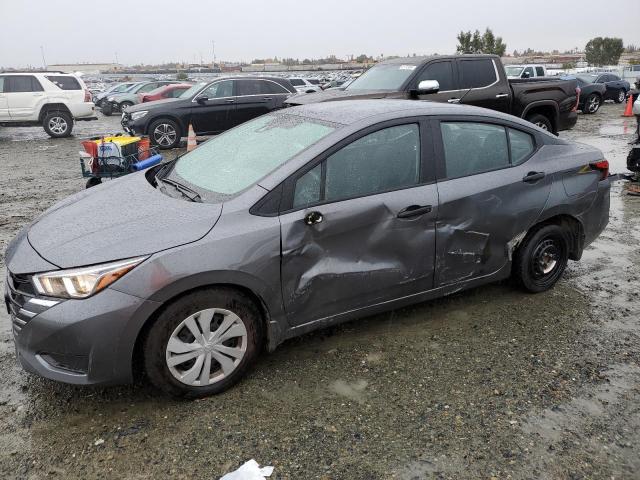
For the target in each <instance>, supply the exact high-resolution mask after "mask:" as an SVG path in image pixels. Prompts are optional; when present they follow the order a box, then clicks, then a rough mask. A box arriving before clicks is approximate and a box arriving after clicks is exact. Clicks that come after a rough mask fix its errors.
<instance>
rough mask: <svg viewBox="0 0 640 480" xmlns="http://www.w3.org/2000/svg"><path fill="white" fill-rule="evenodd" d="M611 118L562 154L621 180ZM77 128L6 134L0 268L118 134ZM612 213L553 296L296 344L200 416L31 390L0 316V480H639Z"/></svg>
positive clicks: (114, 125) (634, 240)
mask: <svg viewBox="0 0 640 480" xmlns="http://www.w3.org/2000/svg"><path fill="white" fill-rule="evenodd" d="M622 111H623V106H621V105H614V104H605V105H604V106H603V107H602V109H601V111H600V112H598V113H597V114H596V115H591V116H585V115H581V117H580V118H579V121H578V125H577V126H576V128H575V129H574V130H572V131H570V132H566V133H563V134H562V136H564V137H567V138H571V139H575V140H578V141H581V142H585V143H589V144H591V145H594V146H597V147H598V148H600V149H602V150H603V151H604V152H605V155H606V157H607V158H608V160H609V161H610V162H611V170H612V172H616V173H617V172H622V171H624V166H625V158H626V155H627V152H628V150H629V146H628V145H627V144H628V142H630V141H631V140H632V138H633V133H634V128H635V119H633V118H623V117H621V113H622ZM77 127H78V128H77V129H76V132H75V135H76V136H75V137H74V138H70V139H64V140H50V139H48V137H47V136H46V135H45V134H44V132H42V131H41V130H40V129H38V128H22V129H17V128H0V251H2V252H4V249H5V248H6V245H7V242H8V241H9V239H10V238H12V237H13V235H15V233H16V232H17V231H18V229H19V228H20V227H21V226H23V225H24V224H25V223H27V222H28V221H30V220H31V219H32V218H33V217H35V216H36V215H37V214H39V213H40V212H41V211H43V210H44V209H45V208H47V207H48V206H49V205H50V204H51V203H53V202H54V201H56V200H58V199H60V198H63V197H65V196H66V195H68V194H71V193H73V192H76V191H78V190H80V189H82V188H84V180H83V179H82V178H81V177H80V172H79V164H78V155H77V152H78V150H79V140H80V139H81V138H85V137H89V136H91V135H94V134H96V133H110V132H116V131H118V130H119V128H118V127H119V125H118V118H117V117H111V118H104V117H103V119H101V120H100V121H98V122H87V123H81V124H79V125H77ZM123 208H127V207H126V205H123ZM611 209H612V210H611V219H610V224H609V226H608V228H607V229H606V231H605V232H604V233H603V234H602V236H601V237H600V238H599V239H598V240H597V241H596V242H595V243H594V244H593V245H592V246H590V247H589V248H588V249H587V250H586V251H585V253H584V256H583V259H582V260H581V262H579V263H576V262H571V263H570V265H569V268H568V271H567V273H566V274H565V276H564V277H563V279H562V280H561V281H560V282H559V284H558V285H557V286H556V287H555V288H554V289H553V290H551V291H549V292H546V293H543V294H539V295H529V294H524V293H522V292H520V291H519V290H517V289H515V288H514V287H512V286H511V285H510V284H509V283H507V282H505V283H501V284H495V285H489V286H485V287H482V288H477V289H474V290H470V291H466V292H462V293H459V294H456V295H452V296H450V297H447V298H444V299H440V300H437V301H432V302H427V303H423V304H420V305H417V306H414V307H410V308H405V309H402V310H397V311H394V312H390V313H387V314H383V315H378V316H374V317H369V318H366V319H362V320H358V321H355V322H351V323H348V324H345V325H342V326H340V327H335V328H330V329H327V330H323V331H320V332H316V333H313V334H310V335H306V336H304V337H301V338H298V339H294V340H291V341H289V342H287V343H285V344H284V345H282V346H281V347H280V348H278V350H276V352H274V353H272V354H263V355H262V356H261V358H260V359H259V362H258V364H257V366H256V368H254V369H253V371H252V372H251V373H250V374H249V375H248V377H247V378H246V379H245V380H244V381H242V382H240V383H239V384H238V385H237V386H236V387H235V388H233V389H232V390H230V391H228V392H226V393H224V394H222V395H218V396H215V397H211V398H207V399H204V400H199V401H193V402H177V401H174V400H170V399H167V398H166V397H163V396H162V395H161V394H159V393H158V392H157V391H155V390H154V389H152V388H151V387H149V386H148V385H146V384H144V383H141V384H139V385H134V386H126V387H111V388H80V387H73V386H68V385H62V384H57V383H54V382H51V381H47V380H44V379H40V378H38V377H35V376H32V375H28V374H25V373H24V372H23V371H22V370H20V369H19V367H18V366H17V365H16V362H15V356H14V353H13V343H12V340H11V334H10V320H9V317H8V315H7V314H6V312H4V311H2V312H1V313H0V375H1V378H0V478H3V479H4V478H7V479H9V478H25V479H27V478H28V479H37V478H61V479H72V478H94V477H100V478H134V479H135V478H140V479H142V478H185V479H187V478H188V479H216V478H218V477H219V476H221V475H222V474H223V473H225V472H228V471H230V470H233V469H235V468H237V467H238V466H239V465H240V464H241V463H243V462H244V461H246V460H249V459H250V458H255V459H256V460H257V461H258V462H259V463H260V464H262V465H274V466H275V472H274V474H273V476H272V478H275V479H388V478H398V479H423V478H446V479H449V478H451V479H460V478H473V479H475V478H487V479H489V478H500V479H503V478H527V479H529V478H530V479H583V478H584V479H587V478H589V479H604V478H606V479H613V478H615V479H634V478H640V342H639V340H640V323H639V320H638V319H639V318H640V303H639V302H638V288H639V286H640V279H639V275H638V272H639V271H640V248H639V245H640V198H635V197H630V196H627V195H625V194H624V191H623V187H622V184H621V183H620V182H618V183H617V184H616V185H615V186H614V188H613V190H612V202H611ZM0 266H2V267H4V265H3V264H2V265H0ZM0 282H2V280H0ZM0 286H1V287H2V288H4V285H3V284H1V283H0Z"/></svg>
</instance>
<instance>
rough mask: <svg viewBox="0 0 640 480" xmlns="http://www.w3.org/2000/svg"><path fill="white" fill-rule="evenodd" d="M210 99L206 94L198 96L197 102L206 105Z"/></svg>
mask: <svg viewBox="0 0 640 480" xmlns="http://www.w3.org/2000/svg"><path fill="white" fill-rule="evenodd" d="M208 100H209V97H205V96H204V95H203V96H201V97H198V98H196V102H198V103H199V104H200V105H204V104H205V103H207V101H208Z"/></svg>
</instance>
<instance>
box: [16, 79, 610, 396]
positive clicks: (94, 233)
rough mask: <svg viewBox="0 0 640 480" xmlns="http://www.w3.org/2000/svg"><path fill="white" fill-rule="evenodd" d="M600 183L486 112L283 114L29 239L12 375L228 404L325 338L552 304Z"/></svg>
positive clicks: (592, 214) (587, 168) (593, 153)
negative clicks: (288, 354)
mask: <svg viewBox="0 0 640 480" xmlns="http://www.w3.org/2000/svg"><path fill="white" fill-rule="evenodd" d="M234 81H235V80H234ZM225 88H226V87H225ZM165 102H170V101H167V100H165ZM174 102H175V101H174ZM607 175H608V163H607V161H606V160H605V159H604V158H603V156H602V153H601V152H600V151H599V150H597V149H595V148H592V147H589V146H587V145H578V144H574V143H572V142H569V141H567V140H563V139H560V138H557V137H555V136H553V135H550V134H548V133H547V132H545V131H543V130H541V129H539V128H537V127H535V126H534V125H532V124H531V123H528V122H525V121H524V120H520V119H518V118H516V117H513V116H510V115H506V114H502V113H499V112H493V111H490V110H486V109H480V108H475V107H469V106H461V105H446V104H445V105H442V104H435V103H433V102H409V101H404V100H402V101H398V100H377V101H376V100H361V101H345V102H328V103H320V104H315V105H306V106H304V107H299V108H291V109H282V110H278V111H276V112H271V113H269V114H267V115H263V116H260V117H259V118H256V119H253V120H250V121H248V122H246V123H243V124H242V125H240V126H238V127H236V128H234V129H232V130H230V131H228V132H226V133H224V134H222V135H219V136H216V137H214V138H212V139H210V140H209V141H208V142H206V143H204V144H202V145H200V146H199V147H198V148H196V149H195V150H194V151H192V152H189V153H187V154H185V155H183V156H181V157H180V158H178V159H177V160H174V161H172V162H170V163H167V164H164V165H160V166H158V167H154V168H152V169H150V170H148V171H147V172H146V173H145V172H142V173H134V174H131V175H127V176H125V177H123V178H121V179H118V180H115V181H112V182H109V183H107V184H104V185H101V186H98V187H95V188H92V189H89V190H86V191H83V192H81V193H78V194H75V195H73V196H71V197H69V198H68V199H66V200H63V201H62V202H61V203H58V204H57V205H54V206H53V207H52V208H50V209H49V210H48V211H47V212H45V214H44V215H42V216H41V217H39V218H38V220H37V221H36V222H35V223H33V224H31V225H30V226H27V227H26V228H25V229H23V230H22V231H21V232H20V233H18V235H17V237H16V238H15V239H14V240H13V241H12V242H11V243H10V244H9V247H8V249H7V253H6V264H7V267H8V280H7V282H6V285H7V287H6V288H7V291H6V302H7V306H8V308H9V310H10V312H11V319H12V323H13V336H14V340H15V345H16V351H17V353H18V358H19V360H20V363H21V364H22V366H23V367H24V368H25V369H27V370H28V371H31V372H34V373H37V374H39V375H42V376H45V377H48V378H52V379H55V380H59V381H64V382H69V383H76V384H103V383H122V382H128V381H131V380H132V378H133V372H134V363H135V366H136V367H137V366H140V367H141V368H142V369H143V370H144V372H145V373H146V376H147V377H148V378H149V379H150V380H151V382H153V383H154V384H155V385H157V386H158V387H159V388H161V389H163V390H164V391H166V392H168V393H170V394H172V395H176V396H189V397H200V396H204V395H209V394H214V393H218V392H221V391H223V390H225V389H227V388H229V387H230V386H231V385H232V384H234V383H235V382H237V381H238V380H239V379H240V378H241V377H242V376H243V375H244V373H245V372H246V371H247V369H248V368H249V366H250V365H251V363H252V362H253V361H254V360H255V359H256V358H257V356H258V354H259V352H260V350H261V348H262V347H263V346H266V348H267V349H268V350H273V349H274V348H275V347H276V346H277V345H278V344H280V343H281V342H283V341H284V340H286V339H287V338H291V337H295V336H298V335H301V334H303V333H305V332H309V331H311V330H314V329H317V328H321V327H324V326H327V325H332V324H335V323H339V322H343V321H346V320H350V319H354V318H359V317H363V316H366V315H370V314H374V313H378V312H382V311H386V310H390V309H393V308H397V307H401V306H404V305H408V304H412V303H417V302H423V301H426V300H429V299H433V298H436V297H440V296H443V295H447V294H449V293H452V292H458V291H460V290H462V289H465V288H470V287H474V286H478V285H481V284H485V283H489V282H493V281H498V280H502V279H506V278H508V277H509V276H511V277H513V278H514V279H515V280H516V281H517V282H518V283H519V284H520V285H521V286H522V287H523V289H524V290H526V291H529V292H542V291H545V290H547V289H549V288H551V287H553V285H554V284H555V283H556V282H557V281H558V279H559V278H560V277H561V276H562V273H563V271H564V269H565V266H566V265H567V262H568V260H570V259H571V260H578V259H579V258H580V256H581V254H582V251H583V249H584V248H585V247H586V246H587V245H589V244H590V243H591V242H592V241H593V240H594V239H595V238H596V237H597V236H598V235H599V233H600V232H601V231H602V230H603V229H604V228H605V226H606V225H607V222H608V217H609V189H610V186H609V179H608V178H607ZM125 204H126V205H133V206H135V208H127V209H123V208H122V205H125ZM96 212H101V215H100V228H99V229H96V225H95V219H96ZM274 374H275V373H274Z"/></svg>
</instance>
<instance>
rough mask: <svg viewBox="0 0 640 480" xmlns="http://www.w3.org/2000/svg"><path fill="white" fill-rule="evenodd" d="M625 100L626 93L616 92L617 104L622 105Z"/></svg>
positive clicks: (622, 91)
mask: <svg viewBox="0 0 640 480" xmlns="http://www.w3.org/2000/svg"><path fill="white" fill-rule="evenodd" d="M626 99H627V93H626V92H625V91H624V90H620V91H619V92H618V102H620V103H622V102H624V101H625V100H626Z"/></svg>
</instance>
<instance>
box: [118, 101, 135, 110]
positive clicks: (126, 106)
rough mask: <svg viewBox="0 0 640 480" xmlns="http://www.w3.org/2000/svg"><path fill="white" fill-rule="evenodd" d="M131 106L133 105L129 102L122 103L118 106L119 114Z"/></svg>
mask: <svg viewBox="0 0 640 480" xmlns="http://www.w3.org/2000/svg"><path fill="white" fill-rule="evenodd" d="M132 105H133V103H131V102H122V103H121V104H120V105H119V110H120V111H121V112H123V111H124V109H125V108H129V107H130V106H132Z"/></svg>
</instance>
